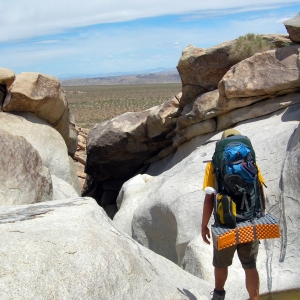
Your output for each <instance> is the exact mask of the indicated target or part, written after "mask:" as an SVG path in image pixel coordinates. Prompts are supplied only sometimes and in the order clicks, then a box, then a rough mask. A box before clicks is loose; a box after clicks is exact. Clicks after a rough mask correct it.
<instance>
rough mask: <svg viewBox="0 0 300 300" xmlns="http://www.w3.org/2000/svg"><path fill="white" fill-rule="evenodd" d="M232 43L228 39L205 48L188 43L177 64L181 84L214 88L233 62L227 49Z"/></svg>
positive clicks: (206, 89)
mask: <svg viewBox="0 0 300 300" xmlns="http://www.w3.org/2000/svg"><path fill="white" fill-rule="evenodd" d="M233 44H234V41H229V42H225V43H222V44H220V45H217V46H214V47H211V48H207V49H202V48H196V47H195V46H193V45H188V46H187V47H186V48H185V49H184V50H183V52H182V55H181V58H180V60H179V62H178V65H177V69H178V72H179V75H180V77H181V81H182V86H186V85H192V86H199V87H201V88H203V89H204V90H205V91H211V90H215V89H216V88H217V86H218V83H219V81H220V80H221V79H222V77H223V76H224V74H225V73H226V72H227V71H228V70H229V68H230V67H231V66H232V65H233V64H234V61H230V58H229V50H230V49H231V47H232V45H233ZM195 96H196V95H195ZM190 100H193V99H190Z"/></svg>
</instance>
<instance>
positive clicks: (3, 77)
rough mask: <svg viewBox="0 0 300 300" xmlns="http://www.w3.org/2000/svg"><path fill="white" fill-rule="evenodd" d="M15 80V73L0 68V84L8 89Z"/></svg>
mask: <svg viewBox="0 0 300 300" xmlns="http://www.w3.org/2000/svg"><path fill="white" fill-rule="evenodd" d="M14 79H15V73H14V72H13V71H11V70H9V69H6V68H0V84H4V85H6V86H7V87H9V86H10V85H11V84H12V83H13V81H14Z"/></svg>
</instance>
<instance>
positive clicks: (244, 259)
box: [202, 129, 264, 300]
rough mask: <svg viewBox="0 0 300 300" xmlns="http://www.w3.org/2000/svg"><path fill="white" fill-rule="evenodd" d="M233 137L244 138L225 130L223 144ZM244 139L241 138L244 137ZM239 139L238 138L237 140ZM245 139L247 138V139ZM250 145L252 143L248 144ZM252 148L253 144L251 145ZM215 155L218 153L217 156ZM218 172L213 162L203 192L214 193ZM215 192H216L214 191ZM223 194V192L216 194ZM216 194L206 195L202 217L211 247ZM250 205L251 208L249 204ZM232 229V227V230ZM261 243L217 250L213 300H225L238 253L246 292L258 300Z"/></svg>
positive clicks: (207, 240) (238, 133)
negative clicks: (230, 267)
mask: <svg viewBox="0 0 300 300" xmlns="http://www.w3.org/2000/svg"><path fill="white" fill-rule="evenodd" d="M231 136H232V137H234V136H241V133H240V132H239V131H237V130H235V129H228V130H225V131H224V132H223V134H222V137H221V140H220V141H222V139H225V138H228V137H231ZM241 137H242V136H241ZM234 138H238V137H234ZM245 138H246V137H245ZM249 142H250V140H249ZM250 144H251V142H250ZM215 153H216V152H215ZM215 174H216V173H215V172H214V167H213V162H208V163H207V166H206V171H205V176H204V183H203V190H206V191H207V190H214V189H217V187H216V183H217V181H216V180H215V179H216V178H215ZM257 177H258V179H259V180H260V182H262V183H263V181H264V180H263V178H262V176H261V174H260V172H259V169H258V174H257ZM215 192H216V191H215ZM217 192H220V191H217ZM214 202H215V194H214V193H211V192H206V196H205V199H204V205H203V216H202V238H203V241H204V242H205V243H207V244H210V241H209V239H210V237H211V234H210V230H209V228H208V226H207V225H208V222H209V219H210V217H211V215H212V212H213V210H214ZM247 205H248V204H247ZM231 228H233V227H231ZM258 248H259V241H258V240H255V241H253V242H248V243H243V244H237V245H234V246H230V247H228V248H225V249H222V250H217V249H216V248H215V247H214V250H213V251H214V252H213V266H214V274H215V288H214V291H213V298H212V300H223V299H225V290H224V285H225V282H226V279H227V275H228V267H229V266H230V265H231V264H232V259H233V256H234V253H235V251H236V250H237V253H238V256H239V259H240V261H241V264H242V267H243V269H244V270H245V277H246V288H247V291H248V293H249V296H250V300H257V299H259V275H258V272H257V269H256V257H257V254H258Z"/></svg>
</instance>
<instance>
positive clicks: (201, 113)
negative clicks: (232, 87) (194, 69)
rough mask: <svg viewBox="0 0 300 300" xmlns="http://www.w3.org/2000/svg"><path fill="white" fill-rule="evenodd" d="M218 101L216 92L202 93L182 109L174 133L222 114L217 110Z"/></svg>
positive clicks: (217, 92)
mask: <svg viewBox="0 0 300 300" xmlns="http://www.w3.org/2000/svg"><path fill="white" fill-rule="evenodd" d="M218 100H219V91H218V90H214V91H212V92H207V93H204V94H202V95H200V96H199V97H197V98H195V99H194V100H193V101H192V102H191V103H189V104H188V105H186V106H185V108H184V109H183V111H182V113H181V115H180V117H179V118H178V120H177V124H176V131H179V130H181V129H183V128H185V127H187V126H190V125H192V124H195V123H199V122H201V121H203V120H206V119H210V118H213V117H215V116H218V115H219V114H221V113H224V112H223V111H221V110H218V109H217V105H218Z"/></svg>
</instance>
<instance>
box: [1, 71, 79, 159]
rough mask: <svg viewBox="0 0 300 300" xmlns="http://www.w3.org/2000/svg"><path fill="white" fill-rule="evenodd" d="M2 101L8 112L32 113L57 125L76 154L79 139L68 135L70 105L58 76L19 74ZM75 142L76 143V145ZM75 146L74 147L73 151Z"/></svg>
mask: <svg viewBox="0 0 300 300" xmlns="http://www.w3.org/2000/svg"><path fill="white" fill-rule="evenodd" d="M8 92H9V93H8V94H7V96H6V99H5V101H4V104H3V111H5V112H32V113H34V114H35V115H37V116H38V117H40V118H41V119H44V120H46V121H47V122H48V123H49V124H51V125H53V127H54V128H56V129H57V130H58V131H59V132H60V133H61V135H62V136H63V138H64V139H65V141H66V143H67V145H69V152H70V153H73V154H74V153H75V151H76V144H77V139H76V140H74V136H73V135H72V133H71V137H70V134H69V130H70V129H69V107H68V102H67V98H66V95H65V93H64V90H63V89H62V88H61V86H60V82H59V80H58V79H57V78H55V77H52V76H48V75H43V74H40V73H34V72H23V73H21V74H18V75H16V77H15V80H14V82H13V83H12V85H11V86H10V87H9V89H8ZM74 144H75V145H74ZM74 148H75V150H74Z"/></svg>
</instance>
